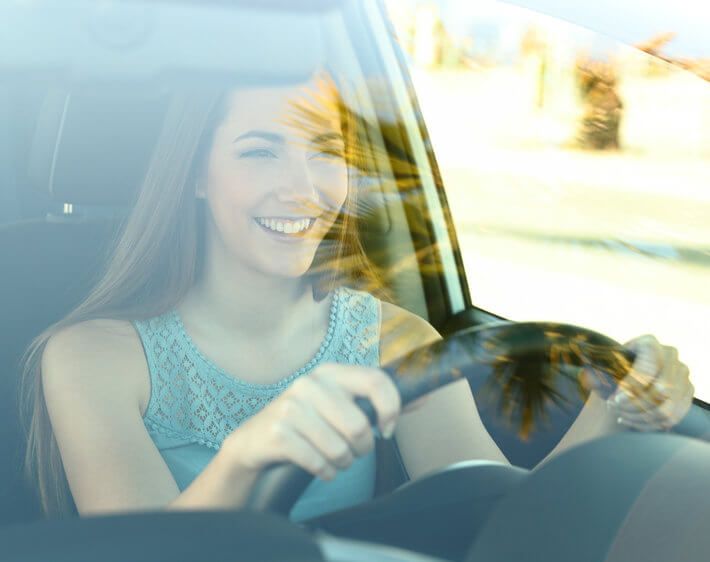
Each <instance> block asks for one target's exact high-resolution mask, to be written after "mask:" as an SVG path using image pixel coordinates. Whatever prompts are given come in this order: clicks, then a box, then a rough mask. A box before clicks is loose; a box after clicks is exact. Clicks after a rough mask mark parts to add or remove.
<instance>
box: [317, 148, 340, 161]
mask: <svg viewBox="0 0 710 562" xmlns="http://www.w3.org/2000/svg"><path fill="white" fill-rule="evenodd" d="M313 157H314V158H330V159H335V158H341V159H342V158H345V155H344V154H343V153H342V152H341V151H339V150H321V151H320V152H316V154H315V155H314V156H313Z"/></svg>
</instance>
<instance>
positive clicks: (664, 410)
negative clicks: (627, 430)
mask: <svg viewBox="0 0 710 562" xmlns="http://www.w3.org/2000/svg"><path fill="white" fill-rule="evenodd" d="M629 347H631V348H632V349H635V350H636V352H637V357H636V360H635V361H634V364H633V368H632V371H631V372H630V373H629V375H627V377H625V379H624V381H622V383H621V384H620V389H619V390H618V391H617V392H616V393H615V395H614V396H613V397H612V398H611V399H610V400H609V402H608V403H609V405H610V406H611V407H612V408H614V410H615V412H616V413H617V414H618V416H619V420H620V423H622V424H623V425H626V426H628V427H633V428H634V429H638V430H641V431H644V430H653V429H658V428H667V427H672V426H673V425H675V424H676V423H678V422H679V421H680V420H681V419H682V418H683V417H684V416H685V414H686V413H687V411H688V409H689V408H690V405H691V404H692V399H693V393H694V387H693V385H692V383H691V382H690V379H689V370H688V367H687V366H686V365H685V364H684V363H682V362H681V361H679V359H678V350H677V349H676V348H674V347H671V346H663V345H661V344H660V343H658V340H656V339H655V338H654V337H653V336H642V337H641V338H637V339H636V340H633V341H632V342H630V344H629Z"/></svg>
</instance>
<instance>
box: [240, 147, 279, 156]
mask: <svg viewBox="0 0 710 562" xmlns="http://www.w3.org/2000/svg"><path fill="white" fill-rule="evenodd" d="M239 158H276V155H275V154H274V153H273V152H271V151H270V150H266V149H265V148H255V149H254V150H247V151H246V152H242V153H241V154H240V155H239Z"/></svg>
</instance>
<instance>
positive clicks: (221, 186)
mask: <svg viewBox="0 0 710 562" xmlns="http://www.w3.org/2000/svg"><path fill="white" fill-rule="evenodd" d="M322 95H323V93H322V92H317V90H316V85H315V83H307V84H301V85H298V86H294V87H278V88H263V89H244V90H238V91H235V92H233V93H232V94H231V95H230V96H229V99H228V108H227V112H226V118H225V119H224V121H223V122H222V123H221V124H220V125H219V126H218V127H217V129H216V131H215V134H214V139H213V143H212V148H211V151H210V154H209V156H208V160H207V173H206V178H205V180H204V181H203V182H202V183H201V185H200V186H198V196H202V197H205V198H206V199H207V204H208V208H209V210H210V213H209V216H210V218H211V220H208V230H209V232H208V236H212V237H214V238H215V239H214V240H211V242H216V243H217V244H219V245H221V247H222V248H223V249H224V250H226V255H227V256H228V258H229V259H236V260H238V261H239V262H240V263H241V264H243V265H245V266H246V267H249V268H251V269H253V270H256V271H259V272H261V273H266V274H269V275H275V276H282V277H297V276H301V275H303V274H304V273H305V272H306V271H307V270H308V268H309V267H310V265H311V263H312V262H313V258H314V257H315V253H316V249H317V248H318V244H319V243H320V242H321V240H322V239H323V237H324V236H325V234H326V233H327V232H328V229H329V228H330V227H331V225H332V224H333V222H334V220H335V218H336V217H337V214H338V212H339V210H340V208H341V207H342V205H343V203H344V201H345V198H346V196H347V191H348V174H347V168H346V165H345V160H344V158H343V154H344V151H345V147H344V141H343V136H342V131H341V127H340V120H339V117H338V115H337V113H336V112H335V111H327V110H324V111H322V112H318V118H317V119H310V120H309V121H312V122H308V123H307V124H304V121H303V115H304V114H305V113H303V112H299V111H298V110H297V109H296V107H297V105H300V106H301V107H302V108H303V107H305V106H308V107H309V108H313V107H315V105H314V100H315V99H316V98H317V97H319V96H322ZM321 113H322V114H321ZM328 113H333V114H332V115H329V114H328ZM298 122H300V123H301V125H300V126H299V125H297V124H296V123H298Z"/></svg>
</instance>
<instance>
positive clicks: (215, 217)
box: [26, 76, 417, 513]
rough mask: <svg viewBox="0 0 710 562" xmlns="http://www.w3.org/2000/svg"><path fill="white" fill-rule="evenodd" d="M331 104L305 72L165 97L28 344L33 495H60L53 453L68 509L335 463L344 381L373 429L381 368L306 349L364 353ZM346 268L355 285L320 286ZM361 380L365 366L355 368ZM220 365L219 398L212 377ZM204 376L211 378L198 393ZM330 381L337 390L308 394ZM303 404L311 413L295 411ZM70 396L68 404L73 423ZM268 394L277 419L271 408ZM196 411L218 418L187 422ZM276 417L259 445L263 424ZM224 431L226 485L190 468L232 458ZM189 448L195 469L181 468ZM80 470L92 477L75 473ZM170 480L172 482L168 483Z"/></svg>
mask: <svg viewBox="0 0 710 562" xmlns="http://www.w3.org/2000/svg"><path fill="white" fill-rule="evenodd" d="M334 96H335V97H334ZM323 100H328V103H327V104H326V106H325V107H323V106H322V105H319V104H320V103H321V102H322V101H323ZM342 107H343V106H342V103H340V102H339V101H338V99H337V90H336V89H335V88H334V86H333V82H332V81H329V80H326V79H324V78H323V77H322V76H321V77H319V78H317V79H314V80H313V81H311V82H309V83H305V84H303V83H301V84H296V85H294V86H288V87H272V88H251V89H240V90H235V91H232V92H230V93H228V94H227V95H223V94H221V93H215V94H213V95H205V93H204V92H200V93H199V94H193V95H184V94H183V95H176V96H174V98H173V101H172V103H171V106H170V108H169V110H168V112H167V116H166V119H165V122H164V125H163V130H162V133H161V136H160V139H159V141H158V144H157V146H156V149H155V151H154V155H153V159H152V162H151V165H150V168H149V170H148V173H147V175H146V178H145V181H144V185H143V188H142V190H141V193H140V196H139V198H138V201H137V203H136V205H135V208H134V210H133V213H132V214H131V216H130V217H129V218H128V221H127V223H126V226H125V228H124V230H123V233H122V235H121V237H120V239H119V241H118V243H117V245H116V248H115V251H114V253H113V257H112V260H111V262H110V264H109V266H108V269H107V271H106V273H105V275H104V277H103V278H102V280H101V281H100V282H99V283H98V284H97V286H96V288H95V289H94V290H93V292H92V293H91V294H90V295H89V296H88V297H87V299H86V300H85V301H84V302H83V303H82V304H81V305H80V306H79V307H78V308H77V309H76V310H75V311H74V312H72V313H71V314H70V315H69V316H68V317H66V318H65V319H64V320H62V321H61V322H60V323H58V324H57V325H55V326H53V327H51V328H50V329H49V330H47V331H46V332H45V333H44V334H42V335H41V336H39V337H38V338H37V339H36V340H35V342H34V344H33V346H32V348H31V350H30V355H29V360H28V362H27V369H26V377H27V378H26V384H27V390H28V393H29V397H30V399H31V400H32V402H33V405H32V411H33V414H32V421H31V433H30V447H29V451H28V458H29V460H30V461H31V463H32V466H34V468H35V470H36V473H37V476H38V478H39V485H40V492H41V495H42V500H43V504H44V507H45V509H46V510H47V511H58V510H61V509H62V508H66V507H67V506H68V505H69V504H70V496H69V495H68V494H67V489H66V483H65V474H64V472H66V476H67V477H68V480H69V485H70V487H71V495H72V496H73V499H74V500H75V502H76V503H77V507H78V508H79V510H80V512H82V513H88V512H95V511H102V510H114V509H121V508H124V509H131V508H138V507H147V506H153V507H155V506H157V505H165V504H167V503H170V502H172V501H173V500H176V498H178V499H177V501H178V503H180V502H182V503H183V504H184V505H196V504H197V505H209V504H210V502H216V505H219V504H221V503H222V502H225V501H226V502H227V503H228V504H229V505H237V504H239V503H240V502H241V501H242V499H243V495H244V493H245V490H247V489H248V486H249V482H250V481H251V480H252V479H253V475H254V473H255V472H256V471H257V470H258V467H259V466H261V465H262V464H264V463H267V462H270V461H273V460H275V459H286V458H288V459H290V460H292V461H293V462H297V463H301V464H302V465H305V466H306V467H307V468H308V469H310V470H311V471H312V472H314V473H316V474H319V475H321V476H323V477H326V478H332V477H333V476H334V475H335V472H334V465H337V466H338V467H340V468H345V467H347V466H348V465H349V464H350V463H351V462H353V460H354V456H353V454H352V453H351V452H350V451H356V452H357V453H358V454H360V455H365V454H366V453H367V452H368V451H370V450H371V447H372V436H371V435H370V434H369V432H365V433H363V432H362V427H361V426H362V424H363V423H364V420H365V418H364V416H363V415H362V413H360V412H358V411H357V410H356V409H354V407H353V406H352V405H351V406H347V404H346V405H342V404H341V406H340V407H339V408H335V406H336V405H337V404H338V403H339V402H342V401H343V400H346V397H347V396H349V395H350V394H352V393H355V394H356V395H357V394H362V393H365V394H368V393H370V394H372V393H374V394H375V395H377V396H380V395H381V394H382V393H384V395H383V396H384V398H383V397H379V398H376V399H375V400H374V402H375V403H377V404H379V406H380V413H381V414H382V419H381V429H383V430H385V429H386V427H387V426H388V424H391V423H393V421H394V420H393V415H395V413H396V411H397V409H398V406H397V401H396V399H395V398H396V393H393V391H392V389H391V383H389V382H388V381H387V380H386V379H385V377H384V375H383V374H381V373H379V372H375V373H372V372H370V371H368V370H365V372H364V373H360V372H359V371H358V370H353V371H346V372H345V373H342V372H341V371H340V370H337V369H335V370H333V369H331V370H328V368H327V367H326V366H325V365H324V363H327V362H328V361H331V362H340V363H358V364H362V365H371V366H376V365H377V357H378V341H379V336H378V333H379V315H380V313H379V304H378V303H379V301H378V300H377V299H376V297H375V296H374V295H376V294H378V289H381V284H380V283H379V282H378V280H377V275H376V273H375V272H374V270H373V268H372V267H371V266H369V264H368V262H367V260H366V259H365V257H364V253H363V251H362V247H361V245H360V242H359V239H358V236H357V219H358V212H357V189H356V184H355V183H354V182H353V181H351V179H352V175H353V168H354V166H353V162H352V158H353V155H354V154H357V152H358V151H357V150H353V147H352V143H353V142H354V140H353V131H352V128H351V127H350V126H349V124H348V119H347V114H346V113H345V112H342V111H341V110H342ZM303 108H306V109H307V110H308V111H311V110H313V108H317V109H318V115H319V117H320V120H319V121H317V122H315V124H313V125H312V127H313V128H315V131H316V134H311V133H310V131H309V129H308V128H301V129H300V130H299V128H298V127H297V126H295V125H294V122H298V117H299V111H301V112H303V111H304V109H303ZM304 137H305V138H304ZM304 227H305V228H304ZM299 228H300V231H298V232H295V231H296V230H297V229H299ZM348 280H349V281H350V283H351V284H356V285H357V284H359V285H360V286H363V287H367V288H368V293H364V292H360V291H357V290H355V289H348V290H346V289H345V288H341V289H338V287H341V286H342V285H344V284H345V283H346V282H347V281H348ZM379 294H384V293H383V292H380V293H379ZM328 296H329V297H330V298H326V297H328ZM400 310H401V309H400ZM402 312H403V311H402ZM344 330H348V331H347V334H348V337H347V339H346V338H344V335H345V332H344ZM188 334H189V335H188ZM416 343H417V342H413V344H416ZM273 349H281V350H283V351H282V352H280V353H279V354H278V355H274V354H273V353H272V350H273ZM74 350H76V352H75V351H74ZM116 350H120V352H119V353H118V354H116ZM168 350H169V351H170V353H168V355H167V356H166V352H167V351H168ZM77 352H78V354H79V355H76V353H77ZM107 360H108V361H107ZM107 365H113V367H111V366H107ZM180 365H182V368H179V369H178V370H177V371H176V370H175V369H176V368H178V367H179V366H180ZM183 369H186V370H183ZM311 371H313V373H311V377H309V380H310V381H314V380H318V376H317V375H318V373H321V374H320V377H322V378H323V380H324V383H323V385H324V389H321V390H318V391H316V390H313V389H311V390H310V391H309V392H308V393H307V394H305V395H303V394H302V392H303V391H302V390H299V388H301V387H302V386H306V385H305V383H303V384H301V385H296V384H294V385H291V388H292V389H293V390H291V392H290V393H287V395H286V396H285V397H284V398H283V399H282V400H277V401H276V402H275V403H274V405H273V407H271V408H270V409H269V410H268V411H265V413H264V414H262V415H260V416H256V417H255V420H254V421H253V422H252V423H251V425H252V426H255V429H253V430H252V432H251V433H254V434H255V436H256V437H257V441H258V442H259V444H258V445H257V441H254V440H251V439H249V438H248V436H249V435H251V433H250V432H248V431H246V430H240V431H234V430H235V429H236V428H237V426H240V424H241V422H242V421H244V420H245V419H246V417H248V415H251V414H255V413H256V412H258V411H259V410H261V409H262V408H264V407H265V406H266V405H267V404H268V403H269V402H271V400H272V399H274V398H276V397H277V396H278V395H279V394H281V393H282V392H283V391H284V390H286V388H287V387H288V386H289V385H288V383H290V382H293V381H294V379H296V378H298V377H300V375H303V374H305V373H309V372H311ZM97 372H100V373H101V374H97ZM358 375H359V376H358ZM353 377H354V378H353ZM373 377H374V379H373ZM176 379H177V380H180V381H182V384H184V385H185V386H184V387H181V386H178V387H177V388H178V389H179V388H182V389H183V390H182V391H180V390H177V389H176V388H175V386H174V385H175V384H176V383H175V382H174V381H175V380H176ZM371 379H373V380H377V381H378V383H377V384H376V385H374V386H372V384H368V385H366V386H365V387H362V384H363V382H362V381H368V380H371ZM168 380H172V381H173V382H171V383H170V384H169V386H166V384H167V381H168ZM353 381H361V382H353ZM225 382H226V383H227V384H228V386H230V391H229V393H228V396H227V397H225V396H224V395H223V392H222V391H220V390H219V389H220V388H223V385H224V384H225ZM371 382H372V381H371ZM310 384H311V385H312V384H313V383H310ZM77 385H78V386H77ZM205 387H207V388H211V389H212V390H213V391H214V395H212V396H211V398H209V399H205V398H204V391H203V390H200V389H203V388H205ZM75 391H76V392H75ZM176 392H177V394H175V393H176ZM332 392H336V393H337V397H336V398H335V399H333V400H326V399H325V396H326V395H327V394H328V393H332ZM323 393H325V394H323ZM70 396H74V398H71V399H70ZM197 396H200V399H199V400H196V397H197ZM294 396H299V397H301V398H299V400H300V399H302V400H305V404H311V405H310V406H309V410H304V413H303V414H301V416H298V415H296V416H294V415H293V412H292V409H293V408H294V406H293V405H292V404H293V403H294V402H296V401H297V400H296V399H295V398H294ZM317 396H321V398H320V399H317V398H316V397H317ZM163 399H164V400H169V402H168V403H162V402H161V400H163ZM104 400H108V402H106V403H104V402H103V401H104ZM225 400H226V401H227V402H225ZM314 400H316V405H313V404H312V403H313V401H314ZM317 404H321V405H320V406H318V405H317ZM245 408H246V409H245ZM323 409H325V413H323V412H322V410H323ZM319 410H320V411H321V416H323V417H321V416H315V417H314V413H315V412H318V411H319ZM77 411H83V412H84V414H85V415H84V416H80V417H81V418H82V419H83V420H84V422H83V423H82V424H81V427H77V419H78V418H77V416H76V413H77ZM132 412H140V416H138V417H135V416H134V414H132ZM165 412H170V413H171V415H165ZM204 412H208V413H207V414H205V413H204ZM284 412H288V416H287V418H286V419H287V420H288V423H286V421H283V422H279V421H278V420H279V419H280V417H279V416H281V415H282V414H283V415H285V414H284ZM336 412H338V413H336ZM48 414H49V416H48ZM247 414H248V415H247ZM205 415H207V416H208V419H209V420H211V423H214V424H216V426H218V427H219V428H220V429H219V431H216V432H215V431H214V429H210V428H209V427H206V426H205V425H204V423H205V417H204V416H205ZM50 420H51V422H50ZM87 420H93V423H88V422H87ZM199 420H202V423H201V424H199V423H198V421H199ZM259 420H261V423H258V422H259ZM309 420H310V421H309ZM325 420H327V421H325ZM282 423H283V424H284V428H283V429H282V430H280V433H279V434H278V435H276V436H274V438H273V439H276V443H273V444H271V445H270V444H269V441H268V438H267V436H268V434H269V432H271V431H272V430H273V428H274V427H280V425H281V424H282ZM85 424H86V425H85ZM299 424H300V425H299ZM89 426H90V427H89ZM334 426H335V427H339V431H335V430H334V429H333V427H334ZM101 427H103V428H104V429H103V430H100V429H99V428H101ZM353 428H354V429H353ZM205 432H207V433H205ZM232 433H233V434H234V435H235V436H236V438H234V439H233V438H231V437H230V439H229V440H228V442H229V443H231V442H232V441H235V440H236V441H238V443H239V444H238V445H234V446H230V447H227V448H226V449H227V450H228V452H225V453H222V454H221V455H218V456H217V459H216V461H215V462H209V461H210V460H211V458H212V457H213V456H214V451H213V449H218V448H220V447H221V446H222V445H223V443H224V442H225V440H226V438H227V436H228V435H231V434H232ZM284 434H288V435H290V437H289V438H288V439H286V440H285V442H284V439H285V435H284ZM314 434H317V435H320V438H318V437H315V436H314ZM240 436H241V437H240ZM147 437H149V438H150V439H148V440H147V439H146V438H147ZM119 438H120V439H119ZM117 439H118V440H119V441H117ZM176 439H177V441H176ZM151 441H152V443H151ZM120 442H126V446H127V447H128V449H125V450H124V449H123V448H122V447H121V446H120V444H119V443H120ZM109 443H111V444H112V445H107V444H109ZM245 443H246V444H245ZM136 444H140V445H139V446H138V448H136V447H135V446H134V445H136ZM205 445H207V446H205ZM107 447H108V450H107ZM210 447H212V449H210ZM233 448H237V449H239V458H240V463H241V464H240V465H239V466H240V467H241V468H240V469H238V470H237V471H238V472H239V473H240V474H241V477H240V478H238V480H239V485H237V486H231V485H228V484H229V482H230V481H232V480H233V479H232V478H231V477H230V478H225V475H224V474H222V475H220V476H219V477H217V478H215V476H212V477H210V474H212V473H214V472H215V471H217V472H219V471H220V470H224V467H225V466H229V470H228V472H229V474H231V473H232V472H233V471H234V470H235V468H234V462H233V459H232V460H228V461H226V460H224V459H225V457H226V458H228V459H229V458H230V457H232V456H233V455H234V453H233V452H232V449H233ZM159 452H160V453H162V458H161V456H160V455H159V454H158V453H159ZM372 461H373V457H372V455H371V454H370V455H365V457H364V458H363V459H360V462H359V464H358V466H359V467H360V468H357V469H356V470H354V471H351V473H350V474H351V475H352V476H351V477H350V478H351V479H352V478H355V480H356V482H359V484H358V485H356V486H350V491H349V492H348V493H349V494H350V495H349V496H348V495H347V494H346V495H344V496H343V498H344V500H342V501H346V502H347V501H355V499H359V500H362V499H366V497H368V495H371V493H372V489H371V486H372V483H373V480H372V477H373V473H372V470H373V468H374V465H373V464H372ZM207 465H209V466H207ZM206 466H207V469H206V470H205V471H204V472H205V474H206V476H205V477H203V478H198V479H197V481H196V484H195V485H192V486H191V485H190V483H191V482H192V480H193V479H195V477H196V476H197V475H198V474H199V473H200V472H202V471H203V469H205V467H206ZM139 467H140V471H139V472H140V474H141V476H140V477H139V479H138V480H137V481H132V480H131V479H130V476H129V475H130V474H133V473H135V471H136V470H137V469H138V468H139ZM144 469H145V470H144ZM96 473H101V474H102V475H103V477H102V479H101V482H102V483H99V481H97V480H93V479H92V478H87V476H90V475H92V474H96ZM127 479H128V480H127ZM210 482H211V484H210ZM216 483H219V484H218V485H216ZM223 486H228V488H229V489H230V493H229V494H227V495H225V493H224V490H223V489H222V488H223ZM188 487H189V489H190V490H192V493H190V492H189V491H188V493H187V495H186V496H185V497H186V498H187V499H186V500H185V497H183V496H179V491H181V490H184V489H185V488H188ZM316 488H317V487H316ZM340 488H341V489H342V490H346V489H347V488H348V486H343V485H340ZM323 493H324V492H317V491H316V492H315V493H312V494H311V495H312V496H315V497H316V499H317V497H318V496H319V495H321V494H323ZM325 493H330V494H331V497H332V491H331V492H328V491H327V490H326V491H325ZM352 494H355V496H353V495H352ZM357 494H361V495H360V496H358V495H357ZM362 494H364V495H362ZM336 496H337V494H336ZM179 498H182V500H180V499H179ZM210 498H213V499H210ZM216 498H219V499H216ZM348 498H350V499H348ZM314 505H317V502H316V504H314ZM338 505H342V503H338V502H337V501H335V503H331V507H337V506H338ZM321 509H322V507H321Z"/></svg>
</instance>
